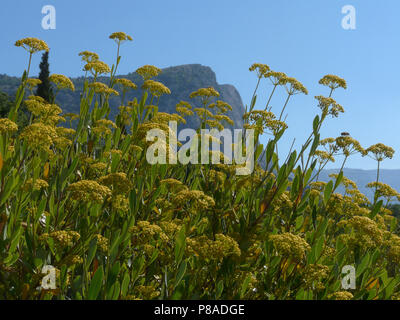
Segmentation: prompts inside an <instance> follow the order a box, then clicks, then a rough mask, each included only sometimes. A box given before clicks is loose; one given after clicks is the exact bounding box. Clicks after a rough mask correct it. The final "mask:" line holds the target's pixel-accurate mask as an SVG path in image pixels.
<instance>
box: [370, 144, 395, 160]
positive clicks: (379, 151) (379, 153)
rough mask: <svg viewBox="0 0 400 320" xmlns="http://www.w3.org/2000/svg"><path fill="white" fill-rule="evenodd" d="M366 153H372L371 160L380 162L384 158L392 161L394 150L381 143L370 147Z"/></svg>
mask: <svg viewBox="0 0 400 320" xmlns="http://www.w3.org/2000/svg"><path fill="white" fill-rule="evenodd" d="M366 152H367V153H372V154H373V158H374V159H375V160H376V161H382V160H384V159H386V158H389V159H392V158H393V155H394V149H393V148H391V147H388V146H385V145H384V144H383V143H377V144H374V145H373V146H370V147H369V148H367V150H366Z"/></svg>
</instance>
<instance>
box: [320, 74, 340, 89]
mask: <svg viewBox="0 0 400 320" xmlns="http://www.w3.org/2000/svg"><path fill="white" fill-rule="evenodd" d="M319 84H322V85H324V86H327V87H329V88H331V89H332V90H335V89H337V88H339V87H341V88H343V89H347V84H346V80H344V79H342V78H340V77H338V76H335V75H332V74H327V75H326V76H324V77H323V78H322V79H321V80H319Z"/></svg>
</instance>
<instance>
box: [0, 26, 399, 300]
mask: <svg viewBox="0 0 400 320" xmlns="http://www.w3.org/2000/svg"><path fill="white" fill-rule="evenodd" d="M110 39H112V40H114V42H115V43H116V44H117V59H116V62H115V64H113V65H112V66H111V67H110V66H109V65H108V64H106V63H105V62H102V61H101V60H100V58H99V55H98V54H96V53H93V52H89V51H83V52H81V53H80V56H81V57H82V60H83V62H84V68H83V71H84V72H85V78H84V79H85V80H84V86H83V89H82V90H83V91H82V93H81V101H80V112H79V114H64V113H62V109H61V107H60V106H58V105H57V104H56V103H55V102H54V101H53V102H51V103H49V102H47V101H45V100H44V99H42V98H40V97H37V96H34V95H33V94H32V89H33V87H34V86H36V85H37V84H38V83H39V82H38V80H36V79H32V78H29V69H30V64H31V58H32V55H33V54H35V53H36V52H38V51H42V50H45V51H48V50H49V48H48V46H47V44H46V43H45V42H44V41H42V40H39V39H35V38H26V39H22V40H19V41H17V42H16V46H20V47H23V48H25V49H26V50H27V51H28V53H29V64H28V68H27V70H26V71H25V72H24V75H23V77H22V82H21V86H20V88H19V90H18V92H17V95H16V100H15V103H14V105H13V108H12V109H11V111H10V113H9V116H8V117H7V118H4V119H0V134H1V135H0V298H1V299H159V298H162V299H196V298H202V299H334V300H335V299H341V300H348V299H397V298H399V297H400V288H399V284H400V273H399V261H400V235H399V228H398V221H397V219H396V218H395V217H394V216H393V215H392V212H391V211H390V210H389V209H388V205H389V203H390V202H391V201H392V200H393V199H398V200H400V194H399V193H398V192H397V191H396V190H394V189H392V188H391V187H390V186H388V185H385V184H383V183H381V182H380V181H379V165H380V163H381V162H382V161H384V159H386V158H392V156H393V153H394V150H393V149H391V148H390V147H387V146H385V145H383V144H376V145H373V146H371V147H369V148H363V147H362V146H361V145H360V143H359V142H358V141H357V140H355V139H354V138H353V137H351V136H349V135H348V134H343V135H341V136H339V137H337V138H325V139H321V138H320V129H321V126H322V124H323V123H324V122H325V121H326V119H327V118H328V117H327V116H328V115H331V116H332V118H336V117H338V116H339V115H340V114H341V113H343V112H344V108H343V107H342V106H341V105H340V104H338V103H337V102H336V101H335V100H334V98H333V94H334V92H335V90H338V89H346V88H347V85H346V81H345V80H344V79H341V78H340V77H338V76H334V75H326V76H324V77H323V78H322V79H321V80H320V81H319V83H320V84H321V85H323V86H326V87H327V88H328V89H329V94H328V95H327V96H323V95H318V96H316V100H317V108H316V110H319V111H320V113H319V114H318V115H317V116H316V117H315V118H314V121H313V123H312V127H311V128H310V136H309V137H308V139H307V140H306V141H305V142H304V144H303V145H302V148H301V149H300V150H299V151H295V150H291V151H290V153H289V154H288V155H280V154H279V152H278V150H279V149H278V144H279V141H280V140H281V139H283V138H282V137H283V136H284V133H285V130H286V128H287V124H286V123H285V122H284V118H283V116H284V115H285V114H284V112H285V110H286V109H287V107H289V100H290V98H294V96H295V95H296V94H300V93H302V94H308V90H307V89H306V87H305V86H304V85H303V84H302V83H300V82H299V81H298V80H296V79H294V78H292V77H289V76H287V75H286V74H285V73H282V72H277V71H272V70H271V69H270V67H269V66H268V65H265V64H260V63H256V64H254V65H252V66H251V67H250V71H254V72H255V74H256V76H257V85H256V89H255V91H254V95H253V98H252V100H251V103H250V105H249V107H248V108H247V110H246V113H245V114H244V116H243V118H244V123H245V125H244V128H245V130H249V129H254V130H255V131H256V135H255V137H254V141H255V142H257V141H259V140H258V139H259V137H260V136H261V135H263V134H267V135H268V143H267V145H266V146H265V147H264V146H263V145H261V144H257V148H256V150H255V153H256V154H255V159H259V158H261V157H262V159H263V161H264V162H265V166H263V167H261V166H260V165H258V163H256V165H255V170H254V171H253V172H252V173H251V174H249V175H245V176H238V175H235V167H236V166H238V164H235V163H234V162H233V163H232V164H221V163H220V164H196V165H182V164H172V163H167V164H153V165H152V164H150V163H148V162H147V161H146V156H145V155H146V150H147V149H148V148H149V143H148V142H147V141H146V139H145V138H146V133H147V132H148V131H149V130H151V129H153V128H158V129H161V130H164V131H165V139H173V135H171V132H170V128H169V127H168V122H169V121H170V120H173V121H177V122H180V123H183V122H185V119H184V118H185V117H192V116H198V117H199V118H200V120H201V127H202V128H218V129H223V128H224V127H225V126H228V125H232V120H231V119H230V118H229V117H228V116H227V115H226V112H227V110H230V109H231V106H230V105H229V104H227V103H226V102H224V101H222V100H218V97H219V93H218V91H217V90H215V89H214V88H211V87H210V88H199V89H198V90H197V91H195V92H193V93H192V94H191V95H190V97H188V98H190V99H192V100H190V101H192V102H194V101H195V100H198V101H200V102H201V107H200V108H193V107H192V105H191V103H190V102H187V101H181V102H180V103H178V104H177V106H176V111H177V113H175V114H167V113H162V112H158V103H159V101H160V99H162V96H163V95H165V94H170V90H169V89H168V88H167V87H166V86H165V85H164V84H162V83H160V82H158V81H157V80H156V77H157V76H158V75H159V74H160V73H161V69H159V68H157V67H155V66H151V65H145V66H143V67H140V68H138V69H137V70H136V73H138V74H139V75H140V76H141V77H142V78H143V81H144V83H143V85H142V86H141V89H142V97H141V99H140V100H136V99H135V100H133V101H125V92H126V91H127V90H138V86H137V85H136V84H134V83H132V82H131V81H130V80H128V79H121V78H118V77H116V72H117V68H118V64H119V62H120V59H121V56H120V55H119V53H120V47H121V45H122V44H125V43H127V42H129V41H132V38H131V37H130V36H129V35H127V34H125V33H123V32H116V33H113V34H112V35H111V36H110ZM101 75H107V76H109V79H110V80H109V82H108V83H103V82H102V81H101V79H103V78H100V77H99V76H101ZM265 79H269V81H271V83H272V91H271V94H270V96H269V98H268V101H267V102H266V104H263V106H260V108H256V101H257V99H256V96H257V89H258V87H259V84H260V82H261V81H265ZM50 80H51V81H52V82H53V83H54V85H55V86H56V89H57V91H58V90H65V89H67V90H75V89H78V88H75V86H74V84H73V83H72V82H71V80H70V79H69V78H67V77H65V76H63V75H58V74H54V75H52V76H51V77H50ZM280 88H282V89H284V90H286V93H287V97H286V100H285V101H284V103H283V106H282V108H281V109H279V110H273V109H272V107H271V106H270V105H269V103H270V101H271V97H272V96H273V94H274V92H275V91H276V90H279V89H280ZM118 90H120V91H118ZM139 90H140V89H139ZM29 93H30V94H29ZM111 95H119V97H120V98H121V106H120V107H119V110H120V112H119V114H118V116H117V117H116V119H115V121H112V120H111V119H109V114H110V106H109V103H108V99H109V98H110V96H111ZM23 101H24V103H25V104H26V106H27V108H28V110H29V111H30V113H31V118H30V122H29V124H28V126H26V127H25V128H18V126H17V124H16V123H15V121H16V116H17V114H18V109H19V107H20V106H21V103H22V102H23ZM318 108H319V109H318ZM276 112H280V113H279V116H276V115H275V113H276ZM199 130H200V128H199ZM199 148H200V146H199ZM165 151H166V152H167V153H169V154H172V153H173V152H174V150H165ZM211 153H212V152H210V154H211ZM214 153H215V151H214ZM356 153H358V154H361V155H363V156H365V155H369V156H371V157H372V158H373V159H375V160H376V161H377V163H378V174H377V179H376V181H372V182H371V183H370V184H369V185H368V187H370V188H372V189H374V190H375V199H374V201H373V203H371V202H370V201H369V200H368V199H367V197H365V196H364V195H363V194H362V193H361V192H360V191H359V190H358V188H357V185H356V184H355V183H354V182H353V181H351V180H349V179H347V178H346V177H344V176H343V171H342V170H340V172H339V174H337V175H332V180H331V181H329V182H327V183H326V182H321V181H318V177H319V173H320V172H321V170H322V169H323V168H324V167H325V166H326V164H327V163H329V162H333V161H335V158H336V156H338V155H342V156H343V157H344V161H343V162H342V168H343V166H344V164H345V162H346V160H347V159H348V158H349V157H351V156H352V155H354V154H356ZM224 156H225V155H223V154H219V155H218V157H220V158H223V157H224ZM263 168H264V169H263ZM340 185H342V186H343V188H344V189H345V192H344V193H341V194H340V193H338V192H337V190H338V187H339V186H340ZM49 265H50V266H52V268H54V270H55V278H56V281H55V284H54V287H49V286H46V285H43V278H44V277H45V276H46V275H45V274H43V272H44V271H43V270H45V268H44V267H45V266H49ZM348 265H350V266H354V267H355V270H356V280H355V288H353V289H349V288H343V287H342V277H343V275H342V273H341V272H342V268H343V267H344V266H348Z"/></svg>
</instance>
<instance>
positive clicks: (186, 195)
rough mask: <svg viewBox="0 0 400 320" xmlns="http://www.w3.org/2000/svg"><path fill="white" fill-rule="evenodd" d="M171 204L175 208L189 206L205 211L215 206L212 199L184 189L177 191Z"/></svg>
mask: <svg viewBox="0 0 400 320" xmlns="http://www.w3.org/2000/svg"><path fill="white" fill-rule="evenodd" d="M172 203H173V204H175V206H177V207H183V206H184V205H186V204H190V205H191V206H192V207H193V208H194V209H198V210H207V209H209V208H211V207H214V206H215V202H214V199H213V198H211V197H210V196H207V195H206V194H204V192H203V191H200V190H189V189H184V190H182V191H179V192H178V193H177V194H176V195H175V197H174V198H173V199H172Z"/></svg>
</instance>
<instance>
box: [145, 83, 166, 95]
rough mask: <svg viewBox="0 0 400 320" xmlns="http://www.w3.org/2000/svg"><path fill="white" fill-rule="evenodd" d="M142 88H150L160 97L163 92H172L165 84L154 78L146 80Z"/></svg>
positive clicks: (152, 92)
mask: <svg viewBox="0 0 400 320" xmlns="http://www.w3.org/2000/svg"><path fill="white" fill-rule="evenodd" d="M142 89H144V90H149V91H150V92H151V94H153V95H154V96H156V97H160V96H161V95H163V94H171V90H169V89H168V88H167V87H166V86H165V85H163V84H162V83H161V82H158V81H154V80H146V81H145V82H144V83H143V85H142Z"/></svg>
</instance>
